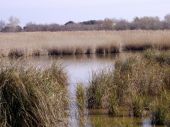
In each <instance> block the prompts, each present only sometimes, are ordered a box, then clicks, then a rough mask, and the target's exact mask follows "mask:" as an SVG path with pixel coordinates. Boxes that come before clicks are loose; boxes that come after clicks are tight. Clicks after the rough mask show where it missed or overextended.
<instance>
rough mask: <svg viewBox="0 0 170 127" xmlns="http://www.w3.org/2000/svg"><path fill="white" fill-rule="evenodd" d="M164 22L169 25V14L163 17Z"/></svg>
mask: <svg viewBox="0 0 170 127" xmlns="http://www.w3.org/2000/svg"><path fill="white" fill-rule="evenodd" d="M164 21H165V22H168V23H170V14H167V15H166V16H165V17H164Z"/></svg>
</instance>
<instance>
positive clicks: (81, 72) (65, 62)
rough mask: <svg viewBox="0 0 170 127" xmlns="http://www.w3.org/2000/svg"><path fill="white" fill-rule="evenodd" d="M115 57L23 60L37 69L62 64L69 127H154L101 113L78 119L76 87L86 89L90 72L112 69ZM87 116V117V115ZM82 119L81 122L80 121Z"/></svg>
mask: <svg viewBox="0 0 170 127" xmlns="http://www.w3.org/2000/svg"><path fill="white" fill-rule="evenodd" d="M115 57H118V56H107V57H106V56H64V57H46V56H43V57H30V58H27V59H24V60H25V61H26V62H27V63H29V62H30V63H31V64H33V65H35V66H38V67H48V65H49V64H50V63H52V62H54V61H56V62H58V63H59V64H62V66H63V67H64V70H65V72H66V73H67V75H68V80H69V86H68V93H69V98H70V104H69V108H68V109H69V121H68V126H69V127H155V126H152V125H151V121H150V119H149V118H142V119H137V118H132V117H116V118H115V117H110V116H108V115H107V114H104V113H103V114H102V113H96V114H95V113H93V114H91V113H88V111H87V112H86V115H85V116H84V117H83V118H79V114H78V109H77V105H76V87H77V84H79V83H81V84H82V85H84V87H88V84H89V81H90V80H91V78H92V72H100V71H101V70H106V71H107V69H108V68H109V69H110V68H113V69H114V62H115ZM88 114H89V115H88ZM82 119H83V121H82Z"/></svg>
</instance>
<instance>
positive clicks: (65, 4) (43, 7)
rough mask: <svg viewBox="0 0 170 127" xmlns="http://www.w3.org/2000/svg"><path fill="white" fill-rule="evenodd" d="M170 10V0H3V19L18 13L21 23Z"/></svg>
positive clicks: (0, 1) (0, 6) (162, 13)
mask: <svg viewBox="0 0 170 127" xmlns="http://www.w3.org/2000/svg"><path fill="white" fill-rule="evenodd" d="M167 13H170V0H0V19H4V20H7V19H8V18H9V17H10V16H16V17H18V18H19V19H20V21H21V23H22V24H25V23H27V22H30V21H32V22H34V23H59V24H63V23H65V22H67V21H69V20H73V21H76V22H79V21H84V20H89V19H104V18H118V19H120V18H125V19H127V20H132V19H133V18H134V17H135V16H139V17H141V16H159V17H160V18H161V19H163V17H164V16H165V15H166V14H167Z"/></svg>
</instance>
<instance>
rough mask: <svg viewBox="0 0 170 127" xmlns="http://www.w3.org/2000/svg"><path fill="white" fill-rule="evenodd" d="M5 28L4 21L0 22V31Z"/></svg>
mask: <svg viewBox="0 0 170 127" xmlns="http://www.w3.org/2000/svg"><path fill="white" fill-rule="evenodd" d="M4 27H5V21H3V20H0V31H1V30H2V29H3V28H4Z"/></svg>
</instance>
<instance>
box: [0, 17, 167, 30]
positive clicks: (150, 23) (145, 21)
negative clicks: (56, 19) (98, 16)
mask: <svg viewBox="0 0 170 127" xmlns="http://www.w3.org/2000/svg"><path fill="white" fill-rule="evenodd" d="M19 24H20V21H19V19H18V18H16V17H10V18H9V20H8V22H7V23H6V22H5V21H3V20H0V32H22V31H24V32H33V31H85V30H138V29H142V30H164V29H170V14H168V15H166V16H165V17H164V19H163V20H160V19H159V17H147V16H145V17H135V18H134V20H133V21H127V20H125V19H104V20H89V21H83V22H78V23H75V22H74V21H69V22H67V23H65V24H64V25H59V24H35V23H31V22H30V23H28V24H26V25H25V26H24V27H21V26H20V25H19Z"/></svg>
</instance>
